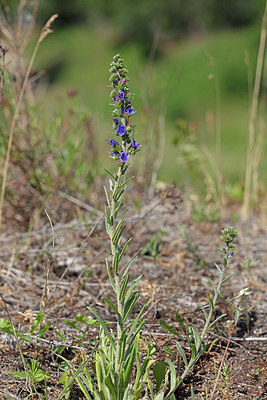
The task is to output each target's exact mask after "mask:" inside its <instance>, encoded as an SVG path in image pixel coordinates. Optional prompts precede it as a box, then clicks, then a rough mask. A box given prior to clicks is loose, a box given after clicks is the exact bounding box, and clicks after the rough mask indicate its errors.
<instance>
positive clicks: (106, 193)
mask: <svg viewBox="0 0 267 400" xmlns="http://www.w3.org/2000/svg"><path fill="white" fill-rule="evenodd" d="M104 192H105V195H106V200H107V203H108V207H109V209H111V207H110V201H109V197H108V192H107V189H106V186H104Z"/></svg>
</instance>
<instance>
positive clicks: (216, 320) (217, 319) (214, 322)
mask: <svg viewBox="0 0 267 400" xmlns="http://www.w3.org/2000/svg"><path fill="white" fill-rule="evenodd" d="M226 315H227V314H222V315H220V316H219V317H217V318H216V319H215V321H213V322H212V323H211V324H210V325H209V329H210V328H211V327H212V326H213V325H214V324H216V322H218V321H219V320H220V319H221V318H223V317H225V316H226Z"/></svg>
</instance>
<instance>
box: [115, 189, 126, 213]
mask: <svg viewBox="0 0 267 400" xmlns="http://www.w3.org/2000/svg"><path fill="white" fill-rule="evenodd" d="M122 194H123V191H121V193H120V194H119V196H118V198H117V201H119V204H118V206H117V208H116V209H115V211H114V218H116V217H117V214H118V212H119V211H120V209H121V207H122V205H123V198H124V197H123V196H122Z"/></svg>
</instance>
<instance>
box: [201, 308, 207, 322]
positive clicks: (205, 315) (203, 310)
mask: <svg viewBox="0 0 267 400" xmlns="http://www.w3.org/2000/svg"><path fill="white" fill-rule="evenodd" d="M200 308H201V310H202V312H203V315H204V317H205V320H206V321H207V319H208V314H207V311H206V310H205V308H204V307H203V306H200Z"/></svg>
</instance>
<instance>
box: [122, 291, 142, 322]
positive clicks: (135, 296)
mask: <svg viewBox="0 0 267 400" xmlns="http://www.w3.org/2000/svg"><path fill="white" fill-rule="evenodd" d="M139 295H140V292H139V291H137V292H134V293H133V294H132V295H131V296H130V297H129V299H128V300H127V302H126V304H125V305H124V307H123V315H122V322H123V323H124V322H125V321H126V319H127V318H128V315H129V314H130V312H131V311H132V308H133V306H134V305H135V303H136V301H137V299H138V298H139Z"/></svg>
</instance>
